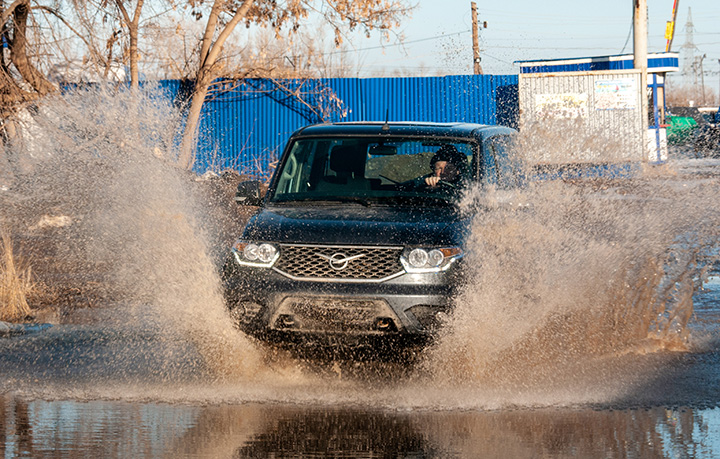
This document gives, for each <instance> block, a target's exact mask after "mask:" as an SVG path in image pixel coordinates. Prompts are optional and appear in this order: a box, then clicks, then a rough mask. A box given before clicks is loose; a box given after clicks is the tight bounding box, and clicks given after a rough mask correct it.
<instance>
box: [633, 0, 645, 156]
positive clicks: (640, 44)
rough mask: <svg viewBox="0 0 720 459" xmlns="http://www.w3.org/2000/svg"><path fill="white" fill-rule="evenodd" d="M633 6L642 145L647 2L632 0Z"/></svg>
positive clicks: (635, 63)
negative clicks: (638, 73) (638, 71)
mask: <svg viewBox="0 0 720 459" xmlns="http://www.w3.org/2000/svg"><path fill="white" fill-rule="evenodd" d="M633 5H634V9H633V67H634V68H636V69H638V70H640V107H641V110H642V127H643V129H642V131H643V145H644V144H645V136H647V129H648V98H647V0H633Z"/></svg>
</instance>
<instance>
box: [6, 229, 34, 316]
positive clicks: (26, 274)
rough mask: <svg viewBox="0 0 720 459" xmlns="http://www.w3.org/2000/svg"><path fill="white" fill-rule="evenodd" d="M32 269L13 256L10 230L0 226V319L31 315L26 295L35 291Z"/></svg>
mask: <svg viewBox="0 0 720 459" xmlns="http://www.w3.org/2000/svg"><path fill="white" fill-rule="evenodd" d="M35 290H36V285H35V283H33V280H32V269H31V267H30V266H23V264H22V262H21V261H20V260H19V259H18V258H17V257H16V256H15V253H14V250H13V243H12V240H11V238H10V232H9V231H8V230H7V228H5V227H4V226H2V227H0V320H1V321H11V322H14V321H21V320H25V319H26V318H28V317H29V316H30V315H31V311H30V305H29V304H28V297H29V296H31V295H32V294H33V293H35Z"/></svg>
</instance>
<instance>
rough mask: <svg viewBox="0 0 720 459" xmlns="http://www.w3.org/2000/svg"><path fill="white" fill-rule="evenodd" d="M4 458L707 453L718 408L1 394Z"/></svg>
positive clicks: (719, 437) (717, 433)
mask: <svg viewBox="0 0 720 459" xmlns="http://www.w3.org/2000/svg"><path fill="white" fill-rule="evenodd" d="M0 402H1V403H0V456H3V457H18V456H29V457H42V456H53V457H78V456H89V455H97V456H101V457H105V456H111V457H166V456H173V457H176V458H177V457H213V458H215V457H241V458H242V457H290V458H292V457H478V456H483V457H564V456H573V457H586V458H593V457H603V458H606V457H716V456H717V454H719V453H720V409H719V408H715V409H702V410H698V409H692V408H682V409H675V410H669V409H665V408H653V409H647V410H616V411H611V410H603V411H594V410H590V409H582V410H572V409H541V410H540V409H538V410H530V409H523V410H514V411H513V410H511V411H492V412H481V411H467V412H457V411H439V412H438V411H413V412H408V411H394V410H378V409H373V408H369V407H337V406H334V407H321V406H308V407H301V406H278V405H263V404H248V405H237V406H206V407H199V406H186V405H168V404H130V403H121V402H112V401H93V402H76V401H40V400H35V401H25V400H23V399H20V398H17V397H12V396H5V398H0Z"/></svg>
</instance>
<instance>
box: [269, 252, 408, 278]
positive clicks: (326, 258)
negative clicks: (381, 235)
mask: <svg viewBox="0 0 720 459" xmlns="http://www.w3.org/2000/svg"><path fill="white" fill-rule="evenodd" d="M401 252H402V247H362V246H327V245H324V246H318V245H281V246H280V258H279V259H278V260H277V262H276V263H275V270H277V271H278V272H280V273H281V274H284V275H286V276H288V277H290V278H293V279H300V280H320V281H327V282H333V281H355V282H382V281H385V280H388V279H390V278H393V277H396V276H399V275H400V274H402V273H403V272H404V270H403V267H402V265H401V264H400V254H401Z"/></svg>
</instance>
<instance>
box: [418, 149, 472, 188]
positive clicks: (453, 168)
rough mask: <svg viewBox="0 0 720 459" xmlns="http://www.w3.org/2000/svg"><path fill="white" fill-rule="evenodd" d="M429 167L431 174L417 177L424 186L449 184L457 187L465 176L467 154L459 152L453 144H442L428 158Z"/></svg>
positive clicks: (432, 186)
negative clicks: (429, 158) (430, 157)
mask: <svg viewBox="0 0 720 459" xmlns="http://www.w3.org/2000/svg"><path fill="white" fill-rule="evenodd" d="M430 168H432V170H433V172H432V173H431V174H428V175H424V176H423V177H419V178H420V179H422V182H421V183H424V184H425V186H428V187H430V188H437V187H438V186H439V185H442V184H446V185H447V184H449V185H450V186H452V187H453V188H457V187H459V186H460V185H461V183H460V182H462V181H463V180H464V179H465V178H466V177H467V172H468V163H467V156H465V155H464V154H462V153H461V152H459V151H458V149H457V148H455V146H454V145H443V146H442V147H440V149H439V150H438V151H437V152H435V154H434V155H433V157H432V159H431V160H430Z"/></svg>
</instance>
